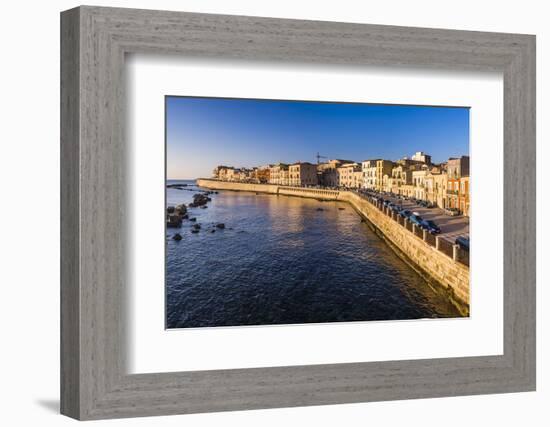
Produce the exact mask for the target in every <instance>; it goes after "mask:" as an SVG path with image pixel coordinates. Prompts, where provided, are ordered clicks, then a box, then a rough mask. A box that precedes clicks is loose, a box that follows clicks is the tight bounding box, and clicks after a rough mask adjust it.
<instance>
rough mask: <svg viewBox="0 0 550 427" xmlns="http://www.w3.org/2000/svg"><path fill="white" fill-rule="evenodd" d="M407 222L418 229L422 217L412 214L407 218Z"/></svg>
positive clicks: (420, 225)
mask: <svg viewBox="0 0 550 427" xmlns="http://www.w3.org/2000/svg"><path fill="white" fill-rule="evenodd" d="M409 221H410V222H412V223H413V224H416V226H418V227H422V221H423V219H422V217H421V216H420V215H415V214H414V213H413V214H412V215H411V216H410V217H409Z"/></svg>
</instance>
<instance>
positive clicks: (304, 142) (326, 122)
mask: <svg viewBox="0 0 550 427" xmlns="http://www.w3.org/2000/svg"><path fill="white" fill-rule="evenodd" d="M469 127H470V124H469V109H468V108H449V107H419V106H405V105H381V104H349V103H321V102H303V101H277V100H255V99H220V98H191V97H189V98H188V97H172V96H170V97H167V98H166V141H167V177H168V179H192V178H198V177H209V176H210V175H211V172H212V169H213V168H214V167H215V166H217V165H220V164H223V165H229V166H235V167H252V166H259V165H266V164H269V163H277V162H285V163H293V162H296V161H308V162H311V163H314V162H316V158H315V155H316V153H317V152H319V153H320V154H321V155H323V156H327V157H328V158H330V159H335V158H339V159H349V160H356V161H359V162H360V161H362V160H365V159H373V158H383V159H388V160H394V161H395V160H397V159H400V158H402V157H403V156H409V157H410V156H412V155H413V154H414V153H415V152H416V151H424V152H426V153H427V154H430V155H431V156H432V161H434V162H442V161H445V160H447V159H448V158H449V157H453V156H461V155H468V154H469Z"/></svg>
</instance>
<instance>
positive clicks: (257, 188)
mask: <svg viewBox="0 0 550 427" xmlns="http://www.w3.org/2000/svg"><path fill="white" fill-rule="evenodd" d="M197 185H199V186H200V187H205V188H209V189H212V190H233V191H251V192H256V193H268V194H281V195H286V196H298V197H306V198H313V199H319V200H338V201H343V202H347V203H349V204H350V205H352V206H353V207H354V208H355V210H356V211H357V212H358V213H359V214H360V215H361V216H362V217H364V218H366V219H367V220H368V221H369V222H370V223H371V225H372V226H373V227H374V228H375V229H376V231H378V234H379V235H381V237H383V238H384V239H385V240H386V241H387V242H388V243H389V244H390V246H391V247H392V248H393V249H394V250H395V252H396V253H397V254H398V255H399V256H400V257H401V258H403V259H404V260H405V261H406V262H407V263H409V265H411V267H413V268H414V269H415V270H417V271H418V272H419V273H420V274H421V275H423V276H424V277H425V278H426V279H427V280H428V281H430V282H431V283H436V284H439V285H441V286H443V287H444V288H445V289H447V290H448V292H449V295H450V297H451V299H452V300H453V301H454V302H455V303H456V305H457V307H458V308H459V309H460V310H461V312H462V313H463V314H468V312H469V309H468V307H469V303H470V292H469V291H470V285H469V283H470V269H469V268H468V267H466V266H465V265H463V264H460V263H459V262H456V261H454V260H453V259H452V258H450V257H449V256H447V255H445V254H444V253H442V252H440V251H439V250H437V249H436V248H435V247H433V246H430V245H429V244H428V243H426V242H425V241H424V240H423V239H422V238H420V237H418V236H416V235H415V234H413V233H412V232H411V231H409V230H407V229H406V228H405V227H403V226H402V225H400V224H399V223H398V222H397V221H395V220H393V219H392V218H391V217H390V216H388V215H386V214H385V213H384V212H383V211H381V210H379V209H378V208H377V207H376V206H374V205H373V204H372V203H371V202H369V201H368V200H365V199H364V198H362V197H361V196H359V195H358V194H356V193H354V192H351V191H338V190H323V189H315V188H311V189H310V188H300V187H286V186H279V185H274V184H248V183H241V182H227V181H217V180H212V179H198V180H197Z"/></svg>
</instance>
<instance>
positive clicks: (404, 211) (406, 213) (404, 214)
mask: <svg viewBox="0 0 550 427" xmlns="http://www.w3.org/2000/svg"><path fill="white" fill-rule="evenodd" d="M399 215H401V217H402V218H408V217H410V216H411V215H412V212H411V211H409V210H408V209H401V210H400V211H399Z"/></svg>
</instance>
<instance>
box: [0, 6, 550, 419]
mask: <svg viewBox="0 0 550 427" xmlns="http://www.w3.org/2000/svg"><path fill="white" fill-rule="evenodd" d="M94 3H95V4H97V5H105V6H120V7H137V8H146V9H152V8H155V9H167V10H183V11H194V12H209V13H227V14H244V15H256V16H271V17H280V18H299V19H319V20H330V21H348V22H361V23H373V24H392V25H409V26H422V27H440V28H454V29H465V30H482V31H503V32H519V33H531V34H536V35H537V44H538V49H537V55H538V60H537V62H538V65H537V74H538V82H537V86H538V101H537V104H538V105H537V108H538V112H537V122H538V146H539V148H538V171H537V174H538V186H537V187H538V192H539V196H538V209H537V211H538V215H537V217H538V218H539V219H541V218H543V216H544V213H545V212H546V213H547V212H548V210H549V209H550V204H549V203H548V199H549V198H550V192H549V191H548V189H547V187H546V185H545V184H546V183H547V182H548V179H545V177H544V175H543V161H542V159H544V158H547V157H548V156H549V155H550V150H549V148H548V144H543V141H545V140H546V141H547V140H548V137H549V131H548V129H549V126H548V124H547V123H545V122H544V120H543V119H544V118H545V117H546V118H547V117H549V116H550V105H549V101H550V97H549V96H548V95H549V94H548V75H550V49H549V48H550V27H549V26H548V19H547V17H548V11H546V10H544V9H545V2H542V1H536V0H523V1H521V2H517V1H514V2H511V1H502V0H501V1H497V0H494V1H493V0H492V1H485V2H480V1H472V0H462V1H461V2H441V1H428V0H417V1H408V0H399V1H390V0H388V1H386V2H359V1H351V0H339V1H338V2H321V1H319V0H316V1H313V0H302V1H296V0H288V1H287V0H277V1H273V0H271V1H257V0H256V1H254V0H231V1H230V2H229V1H224V0H188V1H175V0H173V1H169V0H157V1H145V0H142V1H137V0H136V1H115V0H112V1H96V2H94ZM76 5H78V2H74V1H62V0H58V1H50V2H38V1H34V2H32V1H31V2H28V1H27V2H9V3H8V2H5V3H4V4H3V5H2V18H3V19H2V25H1V26H0V31H1V36H2V37H1V40H2V51H3V54H2V64H1V66H0V73H1V78H0V85H1V90H0V117H2V121H1V122H0V123H1V126H0V132H1V133H0V135H1V145H0V195H1V197H2V199H1V200H2V208H1V209H0V224H1V225H0V260H1V262H0V289H1V298H0V304H1V306H0V316H1V321H2V322H1V325H2V348H1V351H0V362H1V366H3V373H2V375H1V376H0V395H1V397H0V401H1V402H2V410H1V411H0V422H1V423H2V424H3V425H9V426H18V425H36V424H38V423H40V425H42V426H54V425H55V426H58V425H59V426H63V425H68V424H70V423H72V422H73V421H72V420H70V419H68V418H65V417H62V416H60V415H58V405H59V401H58V394H59V393H58V384H59V379H58V377H59V368H58V365H59V362H58V360H59V333H58V330H59V315H58V313H59V219H58V218H59V107H58V105H59V12H60V11H61V10H64V9H68V8H71V7H74V6H76ZM546 216H547V215H546ZM548 231H549V230H548V226H547V223H546V222H545V221H539V224H538V235H539V237H538V242H539V243H538V249H539V253H538V260H539V266H538V268H537V272H538V275H537V276H538V289H539V290H538V316H537V317H538V337H539V341H538V342H539V344H538V360H539V363H538V365H539V368H538V369H539V370H538V391H537V392H536V393H519V394H508V395H488V396H473V397H459V398H440V399H425V400H413V401H398V402H382V403H365V404H350V405H337V406H323V407H310V408H293V409H276V410H262V411H248V412H232V413H220V414H200V415H190V416H189V415H188V416H171V417H159V418H155V419H152V418H144V419H128V420H115V421H108V422H105V423H108V424H110V425H117V426H119V425H120V426H145V425H151V424H154V425H166V426H168V425H181V424H182V423H186V425H188V426H217V425H222V424H223V425H226V426H233V425H235V426H237V425H238V426H257V425H264V426H271V425H273V426H275V425H277V426H279V425H299V424H302V425H309V424H316V425H318V426H333V425H365V424H366V423H368V424H370V425H379V424H383V425H387V426H393V425H407V426H408V427H413V426H426V425H434V424H438V425H445V426H446V427H448V426H463V425H465V424H466V425H468V424H469V423H473V424H474V425H483V424H490V425H499V426H517V425H530V426H543V425H548V421H549V419H550V414H549V411H548V402H550V371H549V369H548V363H545V360H544V359H548V349H549V344H550V335H549V333H548V322H549V321H550V316H549V311H548V309H546V308H545V307H544V305H545V304H544V302H545V301H548V296H549V295H550V294H549V292H548V290H547V289H545V286H544V285H545V284H548V279H549V275H548V269H546V271H545V269H544V266H543V263H544V260H545V259H548V256H549V251H548V249H547V247H544V245H543V244H542V242H543V241H544V240H545V238H548V237H550V236H549V235H548ZM541 261H542V262H541ZM92 424H95V423H92Z"/></svg>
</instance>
